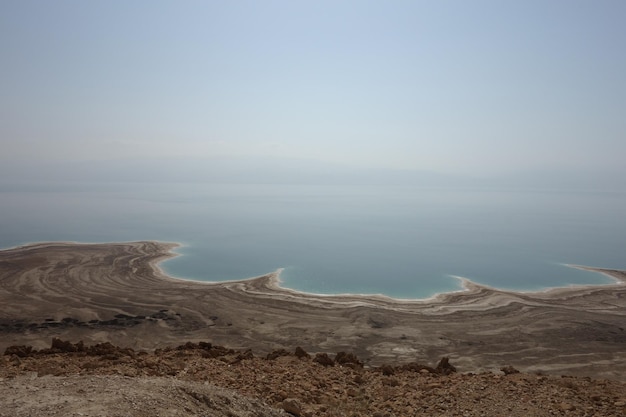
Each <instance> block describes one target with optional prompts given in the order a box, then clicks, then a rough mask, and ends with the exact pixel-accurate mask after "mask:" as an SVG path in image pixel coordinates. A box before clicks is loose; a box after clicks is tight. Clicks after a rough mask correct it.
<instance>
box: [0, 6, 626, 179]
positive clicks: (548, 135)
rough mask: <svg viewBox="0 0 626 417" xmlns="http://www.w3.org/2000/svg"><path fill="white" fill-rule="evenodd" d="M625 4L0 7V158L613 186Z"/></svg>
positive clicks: (621, 132) (625, 110) (623, 139)
mask: <svg viewBox="0 0 626 417" xmlns="http://www.w3.org/2000/svg"><path fill="white" fill-rule="evenodd" d="M625 21H626V2H624V1H621V0H615V1H608V0H600V1H576V0H558V1H545V0H542V1H518V2H511V1H471V2H470V1H314V2H313V1H311V2H303V1H171V2H164V1H152V0H150V1H102V2H95V1H88V2H87V1H54V2H52V1H50V2H48V1H24V0H19V1H9V0H4V1H2V2H0V57H1V62H2V65H1V70H0V71H1V78H0V146H1V152H0V163H2V162H4V163H8V162H11V163H15V162H16V161H18V162H19V161H23V163H25V164H33V166H35V165H36V163H37V161H68V162H73V161H89V160H92V159H98V160H107V159H117V158H139V157H141V158H147V159H150V158H179V159H180V158H182V159H185V158H226V157H231V158H232V157H246V158H250V157H254V158H256V157H272V158H297V159H310V160H318V161H322V162H326V163H328V162H330V163H338V164H345V165H348V166H355V167H374V168H394V169H410V170H429V171H436V172H441V173H455V174H471V175H475V174H478V175H483V174H499V173H515V172H518V171H519V172H533V171H538V172H540V171H546V170H556V171H563V172H571V171H583V172H587V171H589V172H603V171H606V172H608V173H612V174H617V175H623V176H624V178H626V168H625V166H626V164H624V158H625V155H626V24H624V22H625Z"/></svg>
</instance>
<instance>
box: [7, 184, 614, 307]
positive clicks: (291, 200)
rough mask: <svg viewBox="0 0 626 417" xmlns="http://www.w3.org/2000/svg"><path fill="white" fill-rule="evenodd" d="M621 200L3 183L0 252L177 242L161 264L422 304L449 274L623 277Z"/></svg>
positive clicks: (499, 282) (209, 276)
mask: <svg viewBox="0 0 626 417" xmlns="http://www.w3.org/2000/svg"><path fill="white" fill-rule="evenodd" d="M624 213H626V194H624V193H620V192H596V191H571V190H570V191H563V190H523V189H516V190H508V189H493V188H492V189H477V188H451V187H447V188H428V187H419V186H388V185H387V186H383V185H379V186H363V185H361V186H348V185H336V186H329V185H284V184H261V185H259V184H254V185H249V184H212V183H102V182H97V183H89V184H83V183H80V182H65V183H15V182H10V183H7V182H4V183H0V247H3V248H7V247H12V246H16V245H21V244H25V243H28V242H37V241H78V242H118V241H133V240H159V241H167V242H180V243H181V244H182V246H181V247H180V248H178V249H177V250H176V252H177V253H179V254H180V256H178V257H176V258H173V259H171V260H167V261H165V262H163V263H162V264H161V266H162V267H163V269H164V270H165V271H166V272H167V273H169V274H171V275H173V276H176V277H179V278H186V279H195V280H206V281H222V280H235V279H244V278H248V277H254V276H259V275H263V274H266V273H268V272H272V271H275V270H276V269H278V268H284V270H283V273H282V275H281V279H282V281H283V284H282V285H283V286H285V287H288V288H292V289H296V290H300V291H305V292H311V293H321V294H337V293H358V294H385V295H388V296H392V297H398V298H423V297H428V296H432V295H433V294H436V293H440V292H446V291H455V290H458V289H460V282H459V280H458V279H457V278H455V277H465V278H469V279H471V280H472V281H475V282H477V283H480V284H484V285H489V286H492V287H496V288H502V289H510V290H524V291H535V290H541V289H545V288H549V287H559V286H566V285H572V284H574V285H582V284H604V283H609V282H611V281H610V279H609V278H607V277H605V276H603V275H601V274H596V273H590V272H585V271H580V270H576V269H572V268H569V267H567V266H565V264H581V265H589V266H600V267H607V268H619V269H625V268H626V257H625V256H624V255H625V252H624V250H625V248H626V221H625V220H624Z"/></svg>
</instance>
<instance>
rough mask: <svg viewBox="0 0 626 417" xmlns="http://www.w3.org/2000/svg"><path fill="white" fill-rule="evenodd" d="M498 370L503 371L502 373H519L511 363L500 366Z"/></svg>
mask: <svg viewBox="0 0 626 417" xmlns="http://www.w3.org/2000/svg"><path fill="white" fill-rule="evenodd" d="M500 370H501V371H502V372H504V375H512V374H519V371H518V370H517V369H515V368H513V367H512V366H511V365H508V366H503V367H502V368H500Z"/></svg>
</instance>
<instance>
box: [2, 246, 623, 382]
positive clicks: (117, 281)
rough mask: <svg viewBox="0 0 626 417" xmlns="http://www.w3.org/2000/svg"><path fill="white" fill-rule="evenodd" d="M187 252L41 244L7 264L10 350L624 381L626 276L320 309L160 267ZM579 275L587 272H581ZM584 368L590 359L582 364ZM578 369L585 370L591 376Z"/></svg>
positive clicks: (305, 299) (293, 294) (293, 296)
mask: <svg viewBox="0 0 626 417" xmlns="http://www.w3.org/2000/svg"><path fill="white" fill-rule="evenodd" d="M176 246H177V244H174V243H162V242H126V243H106V244H103V243H94V244H77V243H71V242H59V243H55V242H52V243H36V244H32V245H26V246H20V247H17V248H12V249H5V250H1V251H0V305H2V306H3V308H2V309H1V310H0V335H1V336H2V337H0V349H4V348H5V347H6V346H8V345H14V344H31V345H34V346H35V347H39V348H41V347H46V346H48V345H49V340H50V338H51V337H62V338H65V339H69V340H74V341H78V340H85V342H91V343H98V342H104V341H110V342H112V343H114V344H117V345H120V346H128V347H133V348H136V349H154V348H158V347H164V346H175V345H178V344H180V342H181V341H187V340H190V341H201V340H209V341H212V342H213V343H218V344H223V345H226V346H230V347H233V348H243V349H245V348H251V349H253V350H254V351H256V352H264V351H265V352H267V351H271V350H273V349H275V348H295V346H302V347H303V348H304V349H305V350H307V351H311V352H316V351H326V352H327V351H340V350H344V351H353V352H355V353H357V355H358V356H359V357H361V358H363V359H364V360H366V362H367V363H369V364H377V363H383V362H390V361H394V362H410V361H413V360H421V361H429V362H433V361H436V360H437V359H438V358H439V357H441V356H450V357H451V358H452V359H454V362H455V364H458V366H459V367H460V368H461V369H462V368H463V366H466V367H467V369H472V370H477V369H494V368H495V369H499V367H500V366H503V365H507V364H511V365H514V366H516V367H518V368H520V369H524V370H526V371H533V370H541V371H543V372H559V371H562V370H567V372H568V373H578V374H581V375H591V376H606V377H610V378H623V375H626V352H624V349H623V346H624V343H626V331H625V330H624V328H623V327H624V325H623V323H625V322H626V285H624V284H625V283H626V272H624V271H618V270H610V269H602V268H589V267H580V268H585V269H589V270H592V271H594V272H600V273H604V274H607V275H609V276H611V277H612V278H613V279H615V280H616V283H615V284H607V285H595V286H594V285H592V286H574V287H564V288H555V289H549V290H547V291H541V292H532V293H522V292H514V291H503V290H498V289H494V288H489V287H486V286H483V285H479V284H476V283H474V282H471V281H469V280H464V281H463V282H464V287H465V289H464V290H463V291H457V292H450V293H442V294H438V295H436V296H434V297H431V298H429V299H418V300H413V299H394V298H391V297H387V296H382V295H350V294H344V295H316V294H308V293H302V292H299V291H295V290H291V289H288V288H283V287H281V285H280V279H279V273H280V270H278V271H274V272H273V273H270V274H266V275H263V276H260V277H256V278H251V279H246V280H237V281H226V282H203V281H191V280H185V279H179V278H173V277H171V276H169V275H167V274H166V273H165V272H164V271H163V270H162V269H161V268H159V266H158V264H159V262H161V261H163V260H164V259H167V258H170V257H172V256H176V254H175V253H173V252H172V249H173V248H175V247H176ZM577 267H579V266H577ZM583 355H584V356H583ZM572 358H584V361H583V360H582V359H581V362H580V363H577V362H574V363H572V362H573V361H574V359H572Z"/></svg>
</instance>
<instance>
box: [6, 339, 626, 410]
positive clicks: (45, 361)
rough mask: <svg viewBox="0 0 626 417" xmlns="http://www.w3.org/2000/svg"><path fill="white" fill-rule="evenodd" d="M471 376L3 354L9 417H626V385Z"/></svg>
mask: <svg viewBox="0 0 626 417" xmlns="http://www.w3.org/2000/svg"><path fill="white" fill-rule="evenodd" d="M503 365H504V366H503V367H502V369H501V371H500V372H496V373H492V372H488V373H471V372H469V371H471V370H469V369H456V368H455V366H454V365H453V364H451V363H450V362H449V361H448V360H447V359H446V358H443V359H442V360H441V361H439V363H438V364H436V365H434V366H428V365H424V364H419V363H415V362H413V363H407V364H404V365H400V366H393V365H382V366H378V367H372V368H367V367H364V366H363V363H362V362H361V361H360V360H359V358H357V357H356V356H355V355H353V354H351V353H346V352H339V353H336V354H325V353H318V354H315V355H310V354H308V353H307V352H305V351H304V350H303V349H300V348H297V349H295V351H286V350H276V351H274V352H272V353H270V354H267V355H264V356H262V357H259V356H255V355H254V354H253V352H251V351H249V350H246V351H240V350H233V349H227V348H224V347H221V346H214V345H212V344H211V343H208V342H200V343H187V344H184V345H181V346H178V347H176V348H165V349H157V350H155V351H150V352H147V351H135V350H133V349H130V348H120V347H117V346H114V345H112V344H110V343H108V342H107V343H99V344H95V345H91V346H86V345H85V344H83V343H82V342H79V343H70V342H67V341H62V340H60V339H54V340H53V342H52V345H51V347H50V348H46V349H40V350H35V349H33V348H32V347H30V346H10V347H8V348H7V349H6V351H5V352H4V355H3V356H2V357H1V359H0V416H3V417H4V416H23V415H29V416H33V417H37V416H72V415H73V416H216V417H221V416H231V417H232V416H289V415H295V416H333V417H334V416H422V415H423V416H426V415H428V416H432V415H442V416H443V415H445V416H502V415H508V416H513V417H514V416H524V417H526V416H552V415H567V416H624V415H626V383H625V382H622V381H614V380H599V379H592V378H588V377H586V378H585V377H571V376H547V375H541V374H527V373H520V372H518V371H517V370H516V369H515V368H513V367H511V366H506V364H503Z"/></svg>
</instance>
